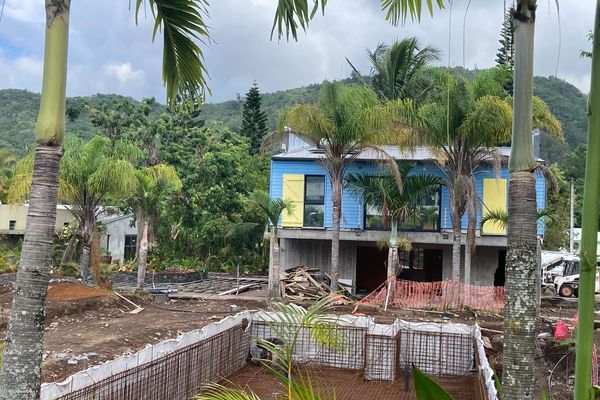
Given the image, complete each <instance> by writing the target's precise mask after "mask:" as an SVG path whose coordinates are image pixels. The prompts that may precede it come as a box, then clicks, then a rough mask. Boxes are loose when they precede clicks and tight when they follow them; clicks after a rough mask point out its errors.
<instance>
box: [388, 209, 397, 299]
mask: <svg viewBox="0 0 600 400" xmlns="http://www.w3.org/2000/svg"><path fill="white" fill-rule="evenodd" d="M396 265H398V223H397V222H396V220H395V219H394V217H392V231H391V233H390V240H389V242H388V266H387V278H388V288H389V289H388V291H389V293H388V298H389V299H393V298H394V291H395V288H396Z"/></svg>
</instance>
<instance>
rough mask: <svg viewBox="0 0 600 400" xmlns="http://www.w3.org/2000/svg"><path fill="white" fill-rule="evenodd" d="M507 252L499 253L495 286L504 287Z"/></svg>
mask: <svg viewBox="0 0 600 400" xmlns="http://www.w3.org/2000/svg"><path fill="white" fill-rule="evenodd" d="M505 274H506V250H500V251H499V252H498V268H497V269H496V272H494V286H504V281H505V279H506V276H505Z"/></svg>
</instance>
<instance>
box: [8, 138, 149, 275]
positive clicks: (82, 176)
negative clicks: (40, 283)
mask: <svg viewBox="0 0 600 400" xmlns="http://www.w3.org/2000/svg"><path fill="white" fill-rule="evenodd" d="M65 149H66V151H65V155H64V157H63V158H62V161H61V170H60V177H59V198H60V199H61V200H62V201H64V202H66V203H67V204H70V205H71V206H70V207H69V210H70V211H71V213H72V214H73V216H74V217H75V220H76V221H77V224H78V229H79V236H80V237H81V243H82V250H81V276H82V279H83V280H84V281H88V280H89V279H90V278H91V274H90V268H89V267H90V251H91V248H92V240H93V236H94V235H95V234H96V232H97V229H96V228H97V220H98V217H99V216H100V214H102V213H104V212H105V211H106V210H105V209H104V208H103V207H102V205H103V202H104V201H105V200H106V199H107V198H111V199H113V200H115V199H119V198H121V199H122V198H124V196H126V195H127V194H128V193H129V191H130V190H131V189H133V188H134V186H133V185H134V172H135V168H134V167H133V165H132V164H131V161H132V160H133V159H135V158H137V157H138V156H139V155H140V150H139V149H138V148H137V147H135V146H134V145H132V144H130V143H127V142H118V143H116V147H115V149H113V147H112V143H111V141H110V139H108V138H106V137H104V136H95V137H93V138H92V140H90V141H89V142H88V143H85V144H84V143H83V141H82V140H81V139H78V138H72V139H70V140H68V141H67V142H66V144H65ZM31 161H32V159H31V157H26V158H25V159H24V161H23V163H21V162H20V163H19V165H18V167H17V170H18V171H19V175H18V177H19V179H18V180H17V179H15V181H14V182H13V185H11V187H10V189H9V198H10V199H11V200H12V201H24V200H25V199H27V198H28V196H29V195H30V193H29V191H30V185H31V178H32V174H33V169H32V168H33V164H32V162H31ZM26 168H27V169H26ZM97 283H99V282H97Z"/></svg>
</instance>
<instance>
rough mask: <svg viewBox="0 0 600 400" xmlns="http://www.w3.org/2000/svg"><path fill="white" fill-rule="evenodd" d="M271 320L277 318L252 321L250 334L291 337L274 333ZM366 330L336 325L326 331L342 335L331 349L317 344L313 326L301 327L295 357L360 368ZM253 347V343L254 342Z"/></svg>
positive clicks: (265, 337) (330, 364) (309, 362)
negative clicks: (266, 320)
mask: <svg viewBox="0 0 600 400" xmlns="http://www.w3.org/2000/svg"><path fill="white" fill-rule="evenodd" d="M273 324H277V322H265V321H260V320H258V321H254V322H253V323H252V325H251V327H250V332H251V334H252V337H254V338H258V339H263V340H269V341H270V340H272V339H275V338H277V339H279V340H282V341H283V342H286V341H288V340H292V339H291V338H286V337H277V332H275V330H274V329H273ZM366 333H367V329H366V328H362V327H355V326H344V325H337V326H336V327H335V329H333V330H331V331H329V332H327V335H331V336H332V335H336V336H337V338H340V337H341V340H339V343H341V346H340V348H337V349H332V348H329V347H327V346H325V345H322V344H319V343H318V342H317V341H316V340H315V339H314V337H313V335H312V328H310V327H305V328H302V329H301V330H300V334H299V335H298V338H297V339H296V342H295V348H294V356H293V357H294V361H295V362H296V363H299V364H315V365H319V366H323V367H332V368H343V369H355V370H362V369H363V368H364V366H365V364H364V360H365V336H366ZM329 339H331V338H329ZM253 347H256V344H254V345H253Z"/></svg>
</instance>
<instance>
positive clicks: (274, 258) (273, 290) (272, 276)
mask: <svg viewBox="0 0 600 400" xmlns="http://www.w3.org/2000/svg"><path fill="white" fill-rule="evenodd" d="M277 235H278V232H277V228H276V227H272V228H271V246H270V247H271V257H270V260H271V265H270V267H271V268H269V297H270V298H272V299H276V298H280V297H281V288H280V285H281V278H280V269H281V254H280V252H279V238H278V236H277Z"/></svg>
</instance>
